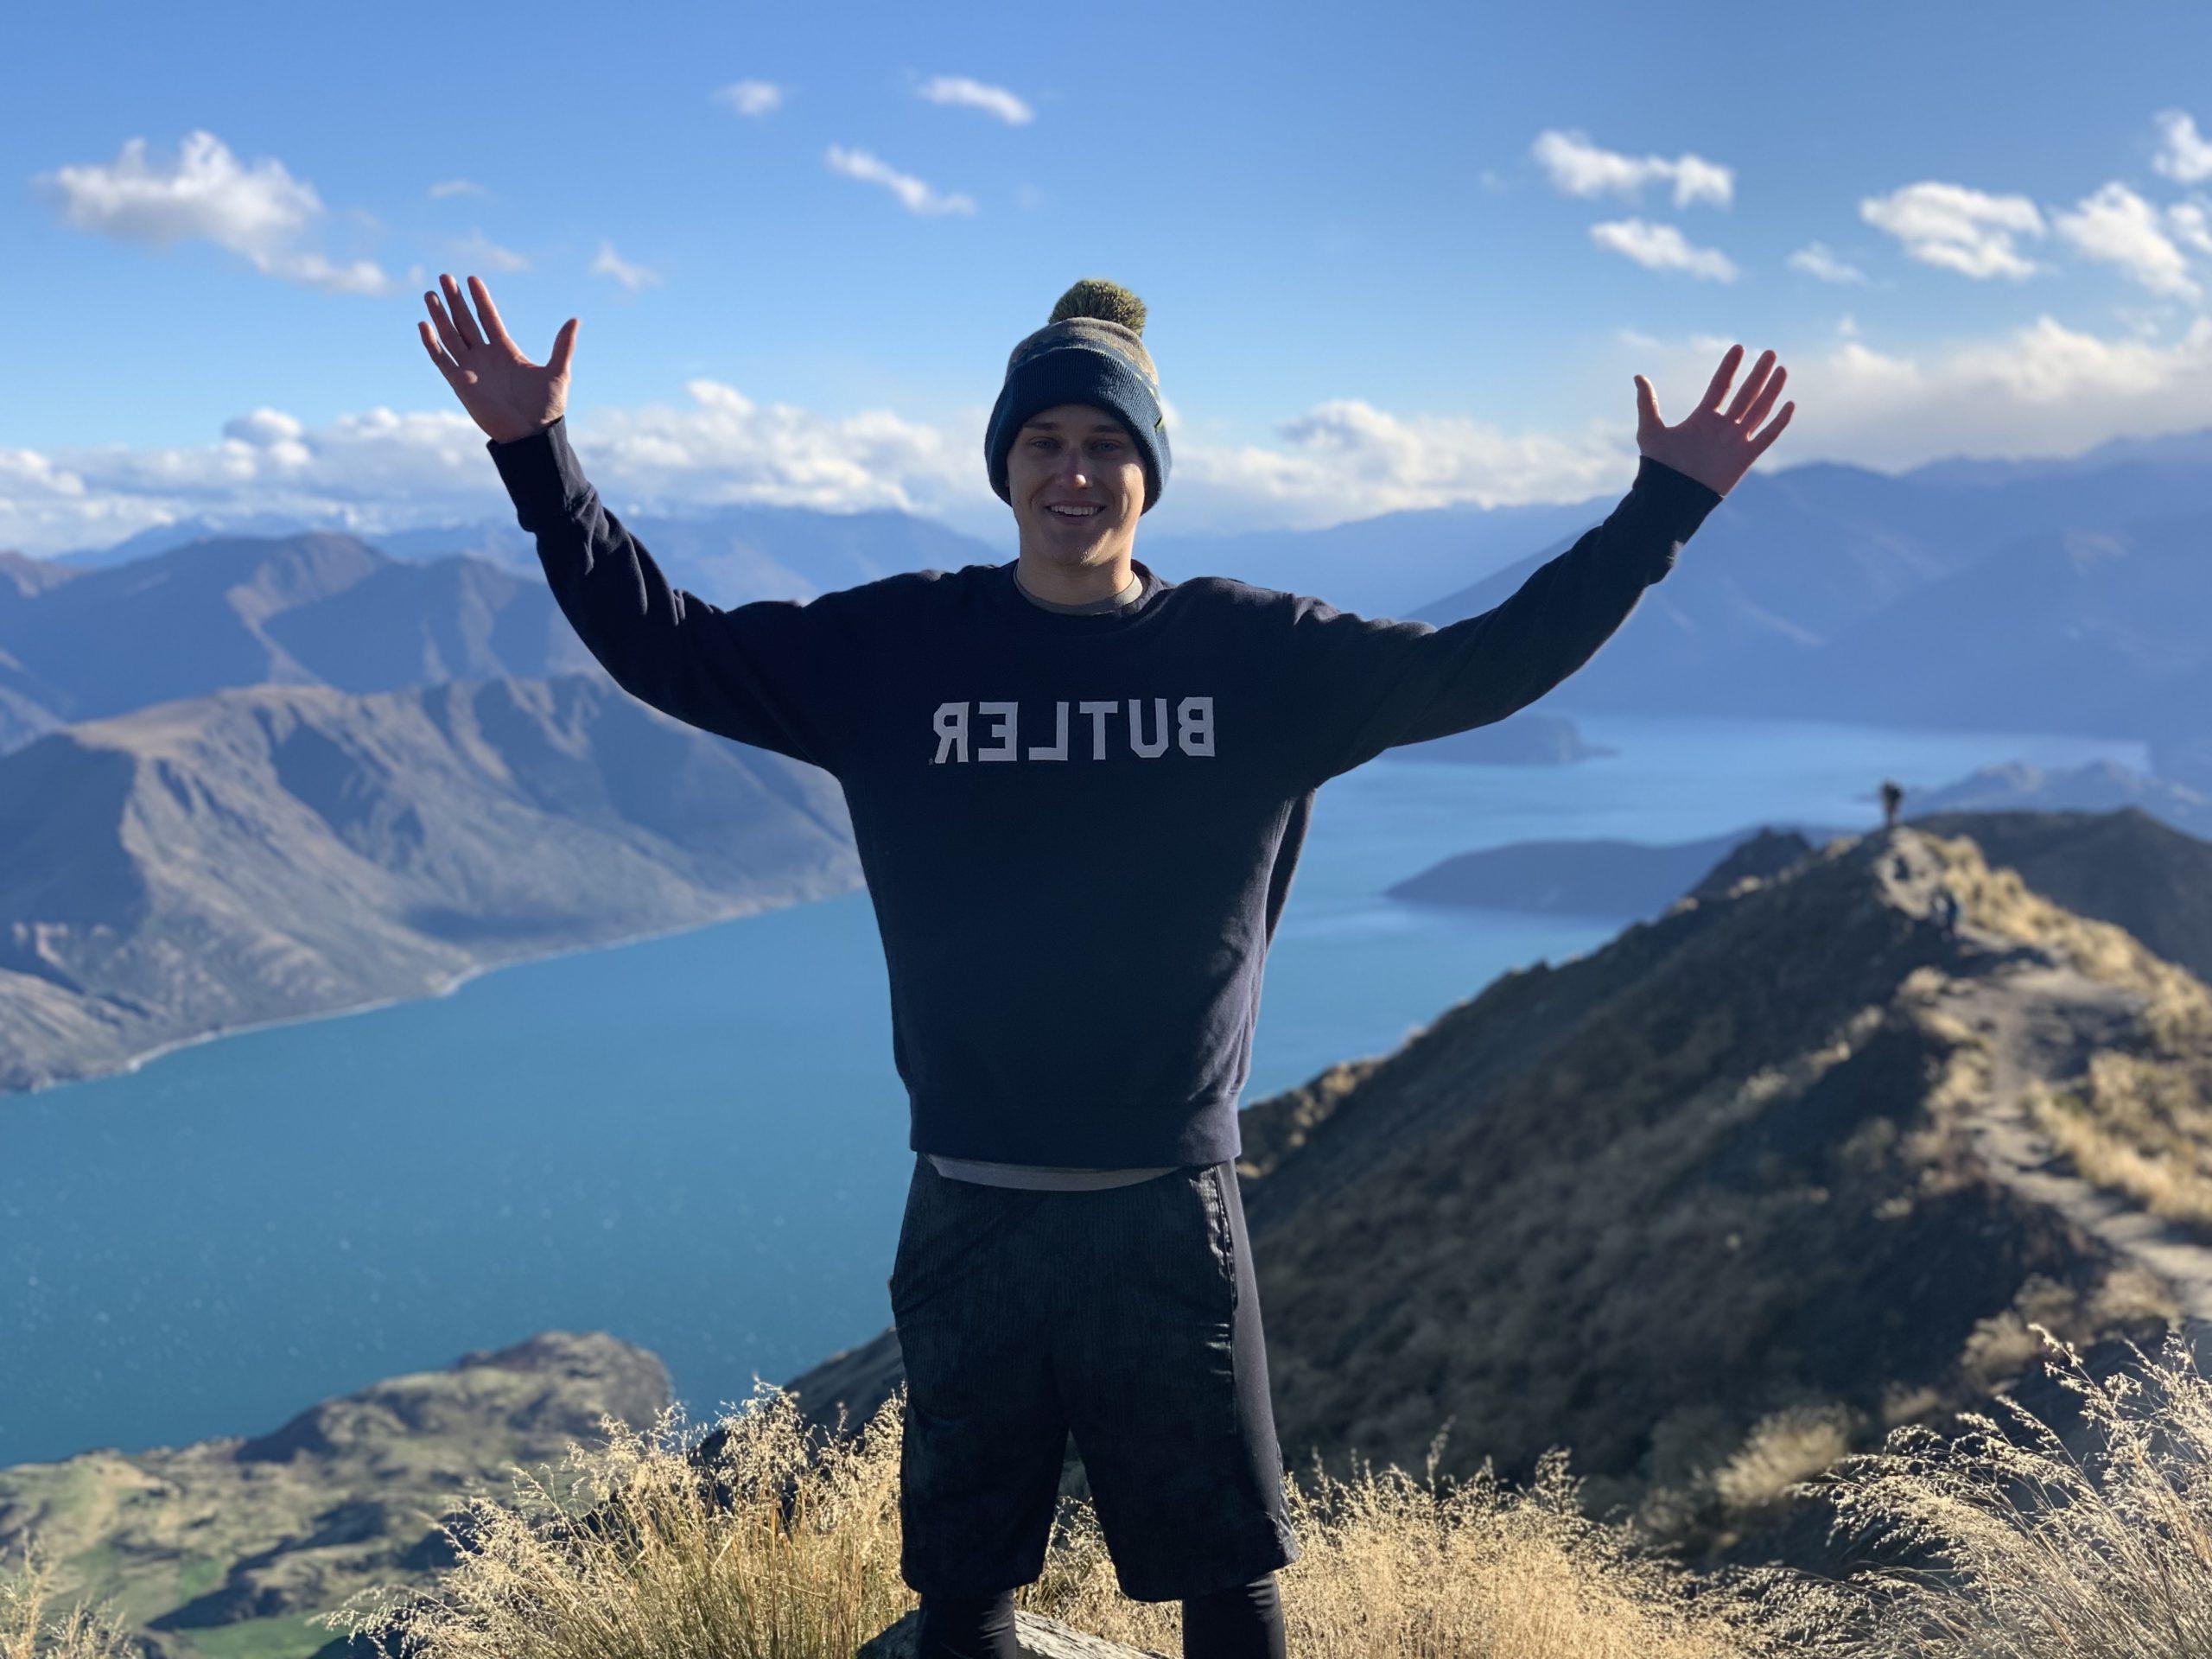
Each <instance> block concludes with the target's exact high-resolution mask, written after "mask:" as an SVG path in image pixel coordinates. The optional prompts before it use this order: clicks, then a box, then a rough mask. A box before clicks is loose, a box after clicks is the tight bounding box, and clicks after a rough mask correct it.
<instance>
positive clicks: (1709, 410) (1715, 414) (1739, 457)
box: [1636, 346, 1797, 495]
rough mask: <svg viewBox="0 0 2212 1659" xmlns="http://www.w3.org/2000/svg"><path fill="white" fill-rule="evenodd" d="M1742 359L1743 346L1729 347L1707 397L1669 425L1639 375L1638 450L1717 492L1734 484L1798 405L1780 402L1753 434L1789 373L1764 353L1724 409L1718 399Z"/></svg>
mask: <svg viewBox="0 0 2212 1659" xmlns="http://www.w3.org/2000/svg"><path fill="white" fill-rule="evenodd" d="M1743 360H1744V348H1743V347H1742V346H1730V347H1729V348H1728V354H1727V355H1726V357H1724V358H1722V359H1720V366H1719V368H1717V369H1715V370H1714V371H1713V384H1712V385H1708V386H1707V387H1706V389H1705V401H1704V402H1703V403H1701V404H1699V405H1698V406H1697V407H1696V408H1695V409H1694V410H1691V411H1690V412H1689V413H1688V415H1687V416H1683V418H1682V419H1681V421H1680V422H1678V423H1676V424H1675V425H1673V426H1669V425H1668V424H1667V423H1665V422H1663V421H1662V420H1661V419H1660V418H1659V399H1658V397H1657V396H1656V394H1655V393H1654V392H1653V391H1652V390H1651V383H1650V382H1649V380H1646V379H1645V378H1643V376H1642V375H1640V374H1639V375H1637V377H1636V447H1637V450H1638V451H1640V452H1641V453H1642V454H1647V455H1649V456H1650V457H1651V459H1652V460H1654V461H1662V462H1664V463H1665V464H1666V465H1667V466H1669V467H1673V468H1674V469H1675V471H1676V472H1678V473H1686V474H1688V475H1689V476H1690V477H1692V478H1694V479H1695V480H1697V481H1698V482H1699V483H1700V484H1702V485H1704V486H1707V488H1708V489H1711V490H1713V491H1714V492H1716V493H1719V494H1721V495H1726V494H1727V493H1728V492H1729V491H1731V490H1732V489H1734V488H1735V487H1736V481H1737V480H1738V479H1740V478H1742V477H1743V475H1744V474H1745V473H1748V472H1749V471H1751V463H1752V462H1753V461H1757V460H1758V458H1759V457H1760V456H1761V455H1763V454H1765V453H1766V447H1767V445H1769V444H1770V443H1772V442H1774V441H1775V440H1776V439H1777V438H1778V437H1780V436H1781V435H1782V429H1783V427H1785V426H1787V425H1789V414H1790V411H1791V410H1794V409H1796V407H1797V405H1796V404H1795V403H1788V404H1783V406H1782V413H1781V414H1779V415H1777V416H1775V417H1774V419H1773V420H1772V421H1770V422H1768V423H1767V428H1766V430H1764V432H1761V433H1759V434H1758V435H1757V436H1753V435H1752V430H1751V429H1753V428H1754V427H1756V426H1758V423H1760V422H1761V421H1763V420H1765V419H1766V412H1767V410H1770V409H1771V408H1773V407H1774V400H1775V397H1776V394H1777V393H1778V392H1780V391H1781V390H1782V383H1783V381H1784V380H1786V379H1788V378H1789V370H1787V369H1784V368H1778V367H1776V365H1775V361H1774V353H1772V352H1767V353H1764V354H1763V355H1762V356H1761V357H1760V359H1759V360H1758V367H1756V368H1755V369H1753V370H1752V371H1751V378H1750V379H1748V380H1746V381H1745V382H1744V389H1743V390H1742V391H1739V392H1738V393H1737V394H1736V401H1735V402H1734V403H1732V404H1730V405H1729V406H1728V412H1727V413H1726V414H1725V415H1724V414H1722V413H1721V412H1720V400H1721V399H1722V398H1723V397H1726V396H1727V395H1728V383H1729V382H1730V381H1731V380H1732V379H1734V378H1736V365H1738V364H1739V363H1741V362H1742V361H1743ZM1770 371H1771V372H1770Z"/></svg>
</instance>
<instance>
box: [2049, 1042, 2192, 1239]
mask: <svg viewBox="0 0 2212 1659" xmlns="http://www.w3.org/2000/svg"><path fill="white" fill-rule="evenodd" d="M2208 1100H2212V1093H2208V1083H2207V1079H2206V1077H2205V1076H2204V1068H2203V1067H2202V1065H2198V1066H2185V1065H2178V1064H2176V1063H2174V1062H2172V1061H2170V1060H2165V1059H2162V1058H2158V1057H2155V1056H2152V1055H2146V1054H2133V1053H2126V1052H2122V1051H2120V1050H2118V1049H2109V1048H2106V1049H2099V1050H2098V1051H2097V1052H2095V1053H2094V1054H2092V1055H2091V1056H2090V1057H2089V1065H2088V1072H2087V1074H2086V1075H2085V1076H2084V1077H2082V1079H2081V1080H2080V1081H2079V1082H2078V1083H2075V1084H2069V1085H2063V1086H2058V1087H2053V1086H2051V1085H2049V1084H2031V1085H2030V1086H2029V1088H2028V1090H2027V1091H2026V1095H2025V1103H2026V1106H2027V1109H2028V1113H2029V1116H2030V1117H2031V1119H2032V1120H2033V1122H2034V1123H2035V1125H2036V1127H2037V1128H2039V1129H2041V1130H2042V1131H2043V1132H2044V1134H2045V1135H2049V1136H2050V1139H2051V1141H2052V1142H2053V1143H2054V1144H2055V1145H2056V1147H2058V1148H2059V1150H2060V1151H2062V1152H2063V1153H2064V1154H2066V1155H2067V1156H2068V1157H2069V1158H2070V1159H2072V1160H2074V1164H2075V1167H2076V1168H2078V1169H2079V1170H2080V1171H2081V1172H2082V1176H2083V1177H2084V1178H2085V1179H2088V1180H2090V1181H2094V1183H2096V1185H2099V1186H2103V1187H2108V1188H2111V1189H2113V1190H2114V1191H2116V1192H2125V1193H2126V1194H2128V1195H2129V1196H2130V1197H2131V1198H2135V1199H2136V1200H2138V1201H2139V1203H2141V1204H2142V1205H2144V1206H2145V1208H2147V1209H2148V1210H2149V1211H2151V1212H2152V1214H2153V1215H2158V1216H2164V1217H2167V1218H2169V1219H2171V1220H2175V1221H2190V1222H2196V1223H2199V1224H2206V1225H2212V1160H2208V1155H2207V1152H2206V1148H2207V1147H2212V1105H2208Z"/></svg>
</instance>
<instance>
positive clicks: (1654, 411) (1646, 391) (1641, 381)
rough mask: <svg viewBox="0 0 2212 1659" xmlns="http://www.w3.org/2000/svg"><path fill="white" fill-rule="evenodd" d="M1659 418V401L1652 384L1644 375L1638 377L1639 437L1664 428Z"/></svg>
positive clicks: (1637, 428) (1637, 416)
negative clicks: (1658, 428) (1660, 427)
mask: <svg viewBox="0 0 2212 1659" xmlns="http://www.w3.org/2000/svg"><path fill="white" fill-rule="evenodd" d="M1664 424H1665V423H1664V422H1662V420H1661V419H1660V418H1659V399H1658V397H1657V396H1656V394H1654V393H1653V391H1652V390H1651V383H1650V382H1649V380H1646V379H1645V378H1643V376H1642V375H1640V374H1639V375H1637V377H1636V430H1637V436H1638V437H1641V436H1643V435H1644V434H1646V433H1648V432H1649V431H1651V430H1652V429H1654V428H1656V427H1659V426H1662V425H1664Z"/></svg>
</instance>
